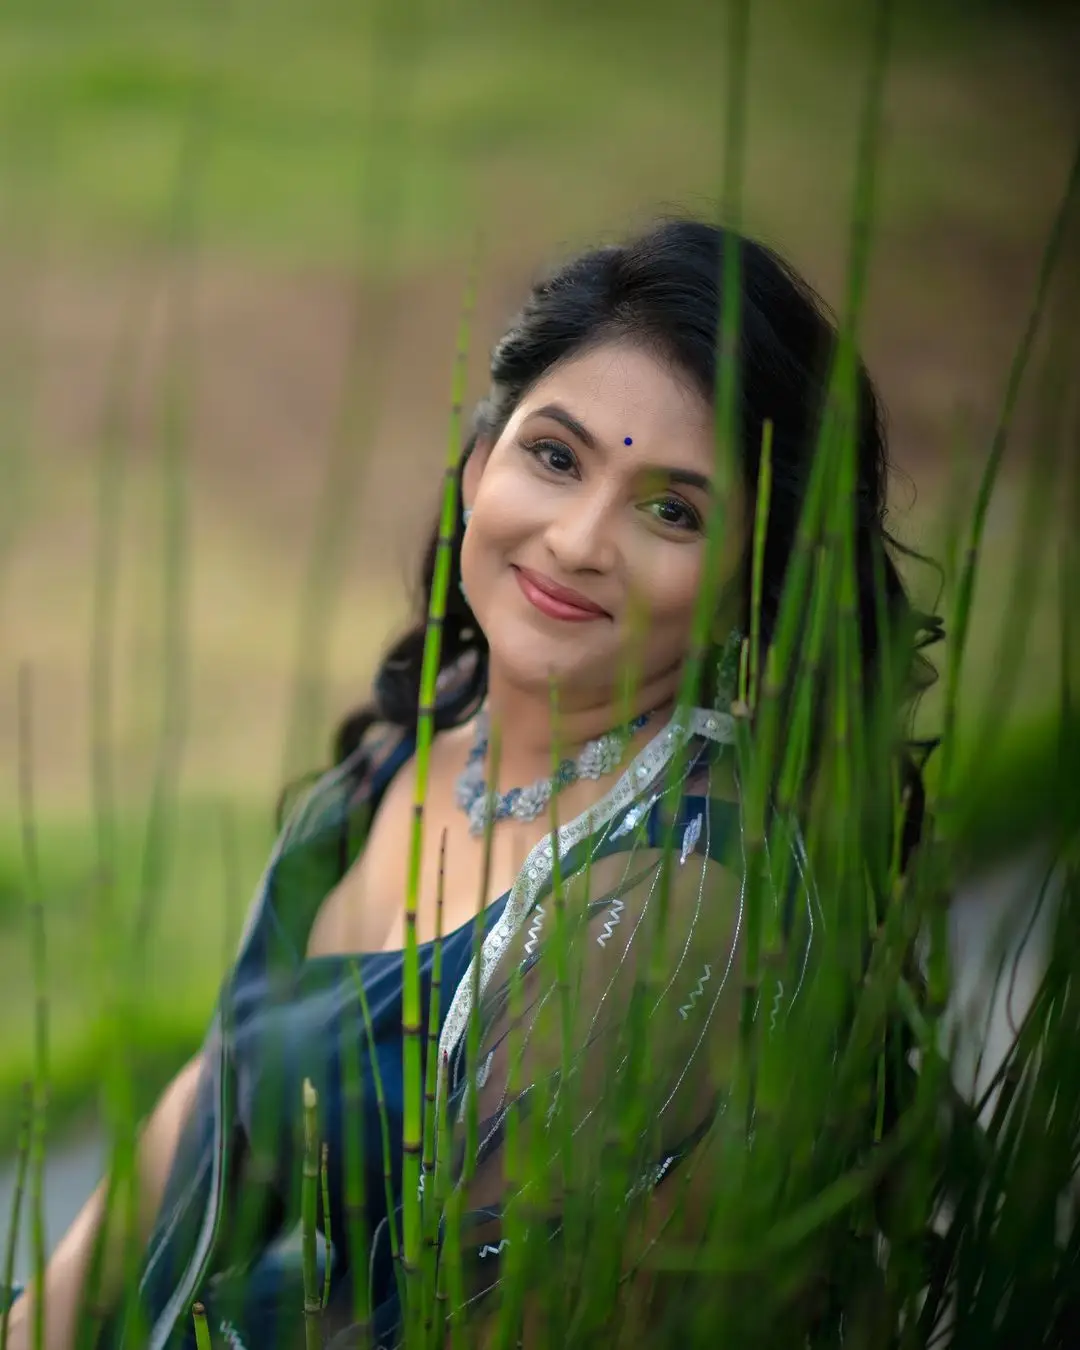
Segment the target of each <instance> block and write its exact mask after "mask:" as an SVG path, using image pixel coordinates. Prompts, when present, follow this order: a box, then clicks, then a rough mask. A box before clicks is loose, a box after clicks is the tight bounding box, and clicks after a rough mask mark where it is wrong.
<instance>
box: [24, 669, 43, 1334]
mask: <svg viewBox="0 0 1080 1350" xmlns="http://www.w3.org/2000/svg"><path fill="white" fill-rule="evenodd" d="M18 678H19V687H18V724H19V754H18V771H19V817H20V826H21V833H22V852H23V869H24V872H25V876H26V895H27V901H28V904H27V912H28V917H29V920H30V963H31V968H32V970H33V980H34V1077H33V1097H32V1100H33V1109H32V1113H31V1127H30V1235H31V1247H32V1255H33V1270H34V1284H35V1287H36V1288H38V1289H40V1288H41V1287H42V1284H43V1282H44V1275H45V1261H46V1252H47V1239H46V1233H45V1135H46V1121H47V1119H48V1109H49V992H48V976H47V947H46V937H45V893H44V889H43V886H42V878H41V859H40V856H39V852H38V831H37V811H36V805H35V800H34V762H35V754H34V739H35V723H34V700H33V677H32V671H31V668H30V667H29V666H28V665H25V664H24V665H22V666H20V667H19V677H18ZM44 1344H45V1300H44V1299H43V1298H35V1299H34V1322H33V1346H34V1350H42V1347H43V1346H44Z"/></svg>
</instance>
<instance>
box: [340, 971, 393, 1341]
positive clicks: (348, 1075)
mask: <svg viewBox="0 0 1080 1350" xmlns="http://www.w3.org/2000/svg"><path fill="white" fill-rule="evenodd" d="M351 970H352V976H353V980H354V982H355V983H359V980H360V975H359V972H358V971H357V969H356V963H355V962H353V963H352V966H351ZM357 1030H358V1032H359V1031H360V1030H361V1028H357ZM341 1053H342V1061H343V1071H344V1080H345V1081H344V1088H343V1094H342V1095H343V1098H344V1100H343V1116H344V1121H345V1124H344V1131H343V1132H344V1145H345V1154H344V1158H343V1162H344V1166H345V1218H346V1223H347V1224H348V1229H349V1265H350V1267H351V1274H352V1287H353V1321H354V1323H355V1324H357V1330H358V1335H359V1337H360V1338H361V1339H360V1345H361V1346H364V1345H365V1343H366V1342H365V1338H366V1337H367V1334H368V1332H369V1331H370V1324H371V1290H370V1288H369V1285H368V1262H367V1257H368V1223H367V1176H366V1173H365V1170H364V1138H365V1130H364V1075H363V1068H362V1064H361V1055H360V1035H359V1034H357V1035H348V1036H346V1038H345V1044H344V1045H343V1046H342V1051H341ZM384 1136H385V1138H386V1141H387V1143H389V1138H390V1131H389V1127H388V1125H384Z"/></svg>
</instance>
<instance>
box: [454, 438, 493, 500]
mask: <svg viewBox="0 0 1080 1350" xmlns="http://www.w3.org/2000/svg"><path fill="white" fill-rule="evenodd" d="M494 448H495V440H494V438H493V437H491V436H478V437H477V438H476V444H475V445H474V446H473V448H472V450H471V451H470V453H469V457H468V459H467V460H466V461H465V464H464V466H463V468H462V470H461V504H462V505H463V506H469V507H471V506H472V504H473V502H474V501H475V499H476V493H477V489H478V488H479V486H480V479H481V477H482V476H483V473H484V469H485V468H486V466H487V462H488V460H489V459H490V458H491V452H492V450H494Z"/></svg>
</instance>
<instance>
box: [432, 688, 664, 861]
mask: <svg viewBox="0 0 1080 1350" xmlns="http://www.w3.org/2000/svg"><path fill="white" fill-rule="evenodd" d="M651 715H652V714H651V713H643V714H642V715H641V716H640V717H635V718H634V720H633V721H632V722H629V723H628V724H627V725H626V726H625V727H621V728H619V729H617V730H615V731H609V732H607V733H605V735H603V736H598V737H597V739H596V740H595V741H589V743H588V744H587V745H586V746H585V747H584V749H583V750H582V751H581V754H580V755H578V757H577V759H564V760H563V761H562V763H561V764H560V765H559V767H558V769H557V770H556V771H555V773H553V774H552V775H551V777H550V778H538V779H537V781H536V782H535V783H533V784H531V786H529V787H524V788H521V787H517V788H511V789H510V790H509V792H496V793H494V794H492V793H491V792H489V790H488V786H487V783H486V782H485V780H484V759H485V757H486V756H487V749H488V737H489V726H488V715H487V710H486V709H481V711H480V713H479V715H478V716H477V719H476V735H475V737H474V739H473V744H472V749H471V750H470V751H469V757H468V759H467V760H466V761H465V767H464V769H462V771H461V773H460V774H459V775H458V780H457V803H458V805H459V806H460V807H461V809H462V810H463V811H464V812H465V814H466V815H467V816H468V817H469V833H470V834H473V835H481V834H483V833H484V830H485V828H486V826H487V824H488V821H489V820H490V821H492V822H494V821H499V820H506V819H508V818H511V817H512V818H513V819H514V820H535V819H536V818H537V816H539V815H540V813H541V812H542V811H543V810H544V809H545V807H546V806H547V804H548V803H549V802H550V801H551V798H552V797H553V796H554V795H556V794H557V793H559V792H561V791H562V790H563V788H565V787H569V786H570V784H571V783H576V782H577V781H578V780H579V779H581V778H594V779H595V778H603V777H604V775H605V774H609V773H611V771H612V770H613V769H616V768H618V766H619V765H620V764H621V763H622V759H623V756H624V755H625V753H626V746H627V744H628V742H629V740H630V737H631V736H633V735H634V734H635V733H636V732H638V731H640V730H641V728H642V727H643V726H644V725H645V724H646V722H648V720H649V718H650V717H651Z"/></svg>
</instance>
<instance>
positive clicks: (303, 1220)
mask: <svg viewBox="0 0 1080 1350" xmlns="http://www.w3.org/2000/svg"><path fill="white" fill-rule="evenodd" d="M303 1105H304V1163H303V1172H302V1176H301V1186H300V1232H301V1253H302V1269H303V1276H304V1345H305V1346H306V1350H322V1335H321V1333H320V1329H319V1328H320V1322H321V1320H322V1295H321V1292H320V1290H319V1267H318V1262H319V1257H318V1245H317V1236H316V1227H317V1223H318V1212H319V1119H318V1105H319V1099H318V1094H317V1093H316V1091H315V1089H314V1087H312V1085H311V1080H310V1079H308V1078H305V1079H304V1090H303Z"/></svg>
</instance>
